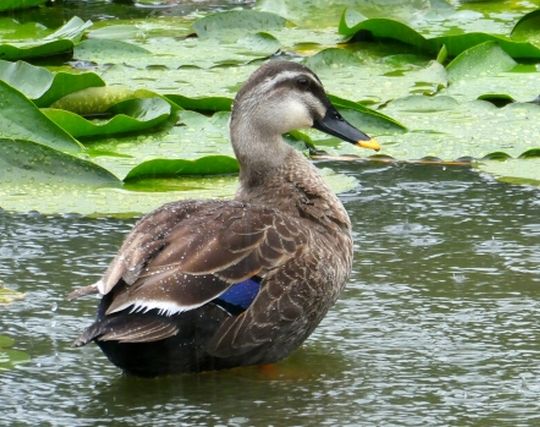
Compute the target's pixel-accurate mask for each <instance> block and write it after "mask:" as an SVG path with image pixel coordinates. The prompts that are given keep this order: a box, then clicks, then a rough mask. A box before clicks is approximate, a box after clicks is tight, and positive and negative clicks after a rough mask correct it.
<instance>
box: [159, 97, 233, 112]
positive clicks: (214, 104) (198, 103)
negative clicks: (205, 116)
mask: <svg viewBox="0 0 540 427" xmlns="http://www.w3.org/2000/svg"><path fill="white" fill-rule="evenodd" d="M165 96H166V98H167V99H169V100H170V101H172V102H174V103H175V104H176V105H177V106H179V107H181V108H183V109H185V110H193V111H200V112H203V113H214V112H216V111H229V110H230V109H231V106H232V102H233V100H232V99H231V98H226V97H224V96H208V97H198V98H193V97H188V96H183V95H175V94H171V95H165Z"/></svg>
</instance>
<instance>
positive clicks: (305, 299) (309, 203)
mask: <svg viewBox="0 0 540 427" xmlns="http://www.w3.org/2000/svg"><path fill="white" fill-rule="evenodd" d="M229 127H230V138H231V143H232V147H233V150H234V153H235V156H236V158H237V159H238V162H239V166H240V172H239V186H238V190H237V192H236V195H235V197H234V199H232V200H182V201H177V202H172V203H168V204H165V205H163V206H161V207H159V208H158V209H156V210H154V211H153V212H151V213H149V214H147V215H145V216H143V217H142V218H141V219H140V220H139V221H138V222H137V223H136V224H135V225H134V227H133V229H132V230H131V231H130V232H129V234H128V235H127V236H126V238H125V240H124V242H123V243H122V245H121V247H120V249H119V251H118V253H117V254H116V256H115V257H114V259H113V260H112V262H111V263H110V265H109V266H108V268H107V269H106V271H105V272H104V274H103V276H102V277H101V278H100V279H99V280H98V281H97V282H96V283H94V284H92V285H89V286H86V287H84V288H80V289H77V290H75V291H74V292H72V294H71V295H70V299H75V298H78V297H81V296H84V295H88V294H91V293H96V294H99V296H100V297H101V299H100V302H99V304H98V308H97V316H96V319H95V321H94V322H93V323H92V324H91V325H90V326H88V327H87V328H86V329H85V330H84V331H83V332H82V334H81V335H80V336H79V337H78V338H77V339H76V340H75V342H74V346H76V347H80V346H84V345H86V344H88V343H91V342H94V343H96V344H97V345H98V346H99V348H100V349H101V350H102V351H103V353H104V354H105V355H106V356H107V358H108V359H109V360H110V362H112V363H113V364H114V365H116V366H117V367H119V368H120V369H121V370H122V371H124V372H125V373H126V374H131V375H136V376H143V377H155V376H160V375H168V374H179V373H188V372H203V371H212V370H221V369H229V368H234V367H239V366H245V365H268V364H272V363H275V362H277V361H279V360H281V359H284V358H286V357H287V356H288V355H289V354H290V353H291V352H292V351H294V350H295V349H296V348H298V347H299V346H300V345H301V344H302V343H303V342H304V341H305V340H306V339H307V338H308V337H309V335H310V334H311V333H312V332H313V330H314V329H315V328H316V326H317V325H318V324H319V323H320V321H321V320H322V319H323V317H324V316H325V315H326V313H327V312H328V310H329V309H330V308H331V307H332V306H333V305H334V303H335V302H336V300H337V299H338V297H339V295H340V293H341V291H342V290H343V288H344V286H345V283H346V282H347V279H348V277H349V275H350V272H351V268H352V260H353V239H352V230H351V229H352V227H351V221H350V219H349V216H348V214H347V211H346V210H345V208H344V206H343V204H342V203H341V201H340V200H339V198H338V197H337V196H336V195H335V194H334V192H333V191H332V190H331V189H330V188H329V186H328V185H327V183H326V182H325V181H324V180H323V179H322V178H321V176H320V174H319V172H318V169H317V168H316V167H315V166H314V165H313V164H312V163H311V161H310V160H309V159H308V158H307V157H306V156H305V155H304V154H303V153H301V152H300V151H298V150H296V149H294V148H292V147H291V146H290V145H289V144H287V143H286V142H285V141H284V139H283V136H282V135H283V134H286V133H287V132H290V131H292V130H295V129H301V128H310V127H313V128H315V129H318V130H320V131H322V132H324V133H326V134H329V135H332V136H335V137H338V138H341V139H342V140H344V141H347V142H350V143H352V144H355V145H357V146H359V147H364V148H369V149H374V150H378V149H379V148H380V147H379V145H378V143H377V142H376V141H375V140H373V139H371V138H370V137H369V136H368V135H366V134H365V133H364V132H362V131H360V130H359V129H357V128H356V127H354V126H353V125H351V124H350V123H349V122H348V121H346V120H345V119H344V118H343V117H342V116H341V114H340V113H339V112H338V111H337V109H336V108H335V107H334V106H333V105H332V104H331V102H330V100H329V98H328V96H327V95H326V93H325V91H324V88H323V85H322V83H321V81H320V79H319V78H318V77H317V75H316V74H315V73H314V72H312V71H311V70H310V69H309V68H307V67H306V66H304V65H302V64H300V63H297V62H294V61H285V60H271V61H268V62H266V63H265V64H263V65H262V66H260V67H259V68H258V69H257V70H256V71H255V72H253V74H252V75H251V76H250V77H249V78H248V80H247V81H246V82H245V83H244V84H243V86H242V87H241V88H240V90H239V91H238V93H237V95H236V97H235V99H234V102H233V108H232V112H231V119H230V125H229Z"/></svg>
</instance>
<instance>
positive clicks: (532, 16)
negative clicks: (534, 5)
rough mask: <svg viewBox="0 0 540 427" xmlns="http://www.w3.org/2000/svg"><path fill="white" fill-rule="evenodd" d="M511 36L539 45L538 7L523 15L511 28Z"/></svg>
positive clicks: (539, 21) (539, 10) (539, 15)
mask: <svg viewBox="0 0 540 427" xmlns="http://www.w3.org/2000/svg"><path fill="white" fill-rule="evenodd" d="M512 38H513V39H515V40H521V41H528V42H530V43H532V44H534V45H535V46H537V47H540V9H537V10H535V11H534V12H531V13H528V14H526V15H524V16H523V17H522V18H521V19H520V20H519V21H518V22H517V24H516V25H515V27H514V28H513V29H512Z"/></svg>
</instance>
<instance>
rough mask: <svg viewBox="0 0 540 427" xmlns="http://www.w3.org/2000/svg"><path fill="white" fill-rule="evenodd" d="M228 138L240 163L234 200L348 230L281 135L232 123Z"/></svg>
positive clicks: (322, 186)
mask: <svg viewBox="0 0 540 427" xmlns="http://www.w3.org/2000/svg"><path fill="white" fill-rule="evenodd" d="M231 138H232V142H233V147H234V151H235V154H236V156H237V158H238V161H239V163H240V187H239V189H238V192H237V194H236V197H235V198H236V200H239V201H243V202H247V203H250V204H257V205H262V206H267V207H272V208H276V209H279V210H280V211H283V212H286V213H288V214H291V215H293V216H300V217H302V218H306V219H311V220H313V221H316V222H320V223H323V224H324V225H325V226H327V227H328V226H331V227H332V228H334V227H337V228H340V229H343V230H350V228H351V224H350V220H349V216H348V215H347V212H346V211H345V209H344V207H343V205H342V204H341V202H340V201H339V199H338V198H337V196H336V195H335V194H334V192H333V191H332V190H331V189H330V188H329V187H328V185H327V184H326V182H324V180H323V179H322V178H321V176H320V175H319V173H318V170H317V169H316V168H315V167H314V166H313V165H312V164H311V162H310V161H309V160H308V159H306V158H305V156H304V155H303V154H301V153H300V152H298V151H297V150H295V149H293V148H292V147H291V146H289V145H288V144H287V143H285V142H284V141H283V138H282V136H281V135H275V134H274V135H270V134H269V133H265V132H264V131H262V132H261V131H260V130H258V128H253V127H251V128H250V127H249V124H246V125H242V124H240V125H237V124H235V123H234V122H231Z"/></svg>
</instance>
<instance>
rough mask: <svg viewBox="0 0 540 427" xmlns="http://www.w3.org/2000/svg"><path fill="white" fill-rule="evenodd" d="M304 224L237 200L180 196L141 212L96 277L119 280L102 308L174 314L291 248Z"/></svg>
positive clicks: (272, 265)
mask: <svg viewBox="0 0 540 427" xmlns="http://www.w3.org/2000/svg"><path fill="white" fill-rule="evenodd" d="M306 233H307V231H306V230H304V229H303V228H302V227H300V226H299V223H298V221H297V220H295V219H292V218H288V217H286V216H284V215H282V214H281V213H280V212H278V211H276V210H274V209H269V208H262V207H256V206H250V205H246V204H242V203H239V202H223V201H221V202H215V201H208V202H200V201H192V202H179V203H172V204H169V205H165V206H164V207H163V208H160V209H158V210H157V211H154V212H153V213H151V214H150V215H148V216H146V217H144V218H142V219H141V220H140V221H139V222H138V223H137V224H136V226H135V227H134V229H133V230H132V231H131V233H130V234H129V235H128V237H127V238H126V240H125V242H124V243H123V245H122V247H121V248H120V251H119V253H118V255H117V256H116V258H115V259H114V260H113V262H112V263H111V265H110V266H109V268H108V269H107V271H106V273H105V275H104V277H103V278H102V279H101V281H99V282H98V283H97V288H98V289H99V291H100V292H101V293H102V294H108V293H109V292H111V291H112V290H113V289H115V287H116V286H117V284H118V283H124V284H125V285H126V286H122V287H120V288H118V291H115V292H113V295H112V298H111V303H110V305H109V306H108V307H107V309H106V312H105V314H106V315H111V314H113V313H118V312H120V311H122V310H125V309H127V308H130V309H131V310H132V311H134V312H147V311H150V310H153V309H157V310H159V312H160V313H161V314H164V315H173V314H177V313H180V312H183V311H189V310H193V309H195V308H198V307H200V306H202V305H204V304H206V303H208V302H209V301H212V300H213V299H215V298H217V297H219V296H220V295H221V294H223V293H224V292H225V291H226V290H227V289H228V288H229V287H230V286H232V285H234V284H236V283H239V282H242V281H244V280H247V279H250V278H251V277H253V276H260V277H263V276H264V275H266V274H267V273H268V272H269V271H273V270H275V269H277V268H279V267H280V266H281V265H283V263H285V262H287V261H288V260H289V259H291V258H292V257H294V256H296V255H298V254H299V253H300V252H301V251H302V250H303V247H304V244H305V242H306V240H307V234H306Z"/></svg>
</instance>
